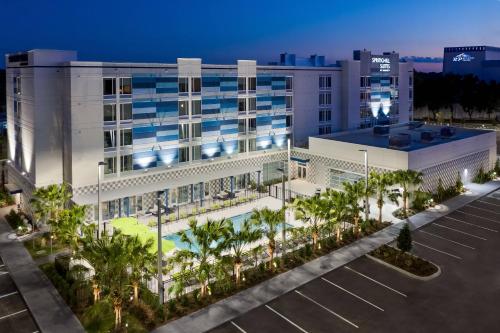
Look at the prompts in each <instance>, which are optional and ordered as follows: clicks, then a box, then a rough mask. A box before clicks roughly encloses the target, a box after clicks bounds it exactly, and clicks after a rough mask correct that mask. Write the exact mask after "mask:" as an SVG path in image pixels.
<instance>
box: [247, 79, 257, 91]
mask: <svg viewBox="0 0 500 333" xmlns="http://www.w3.org/2000/svg"><path fill="white" fill-rule="evenodd" d="M256 89H257V78H255V77H249V78H248V91H255V90H256Z"/></svg>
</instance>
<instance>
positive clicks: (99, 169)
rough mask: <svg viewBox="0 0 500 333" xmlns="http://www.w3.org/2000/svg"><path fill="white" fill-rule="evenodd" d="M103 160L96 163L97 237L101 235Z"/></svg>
mask: <svg viewBox="0 0 500 333" xmlns="http://www.w3.org/2000/svg"><path fill="white" fill-rule="evenodd" d="M103 169H104V162H102V161H100V162H99V163H97V239H99V238H100V237H101V221H102V205H101V177H102V173H103V172H102V170H103Z"/></svg>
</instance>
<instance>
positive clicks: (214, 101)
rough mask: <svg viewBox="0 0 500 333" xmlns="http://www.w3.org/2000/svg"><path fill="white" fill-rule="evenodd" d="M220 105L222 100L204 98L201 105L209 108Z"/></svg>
mask: <svg viewBox="0 0 500 333" xmlns="http://www.w3.org/2000/svg"><path fill="white" fill-rule="evenodd" d="M214 104H215V105H220V100H219V99H218V98H203V99H202V100H201V105H202V107H203V106H209V105H214Z"/></svg>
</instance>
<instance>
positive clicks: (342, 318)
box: [295, 290, 359, 328]
mask: <svg viewBox="0 0 500 333" xmlns="http://www.w3.org/2000/svg"><path fill="white" fill-rule="evenodd" d="M295 292H296V293H297V294H299V295H300V296H302V297H304V298H305V299H307V300H308V301H311V302H312V303H314V304H316V305H317V306H319V307H320V308H322V309H323V310H325V311H328V312H330V313H331V314H332V315H334V316H335V317H337V318H339V319H341V320H343V321H345V322H346V323H348V324H349V325H351V326H353V327H355V328H359V326H358V325H356V324H354V323H353V322H352V321H350V320H348V319H346V318H344V317H342V316H341V315H339V314H338V313H336V312H335V311H333V310H330V309H329V308H327V307H326V306H324V305H322V304H320V303H318V302H316V301H315V300H313V299H312V298H311V297H309V296H306V295H304V294H303V293H301V292H300V291H298V290H295Z"/></svg>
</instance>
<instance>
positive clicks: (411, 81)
mask: <svg viewBox="0 0 500 333" xmlns="http://www.w3.org/2000/svg"><path fill="white" fill-rule="evenodd" d="M408 84H409V85H410V87H411V86H413V76H410V77H409V78H408Z"/></svg>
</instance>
